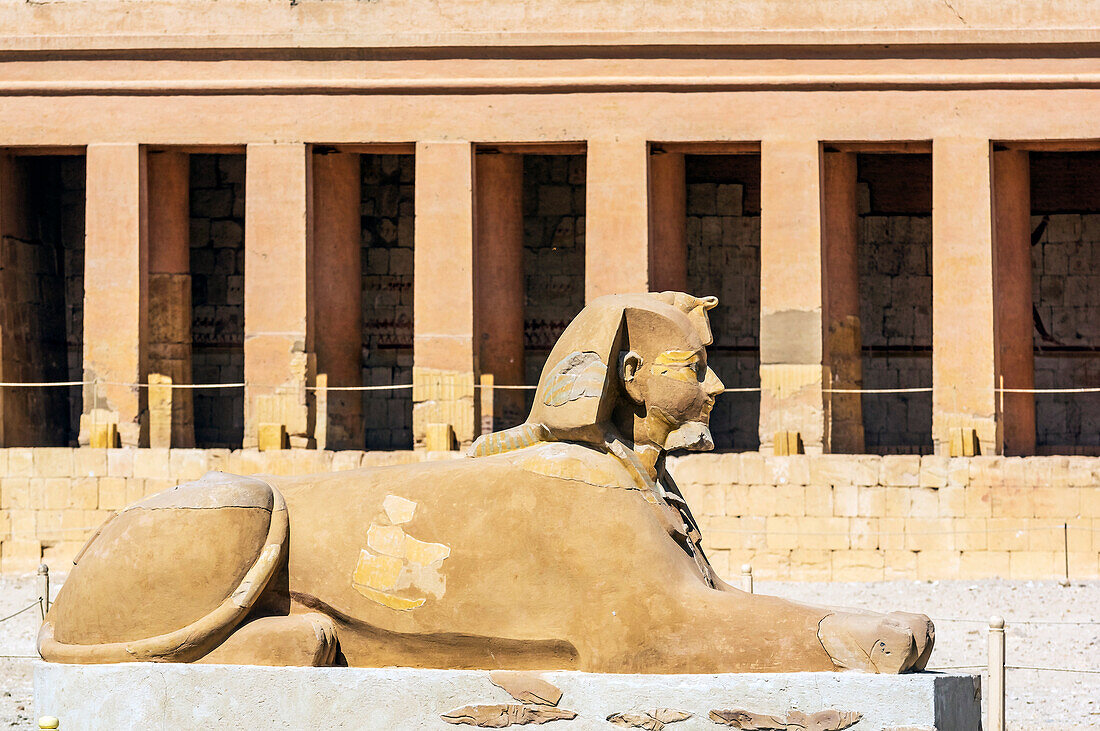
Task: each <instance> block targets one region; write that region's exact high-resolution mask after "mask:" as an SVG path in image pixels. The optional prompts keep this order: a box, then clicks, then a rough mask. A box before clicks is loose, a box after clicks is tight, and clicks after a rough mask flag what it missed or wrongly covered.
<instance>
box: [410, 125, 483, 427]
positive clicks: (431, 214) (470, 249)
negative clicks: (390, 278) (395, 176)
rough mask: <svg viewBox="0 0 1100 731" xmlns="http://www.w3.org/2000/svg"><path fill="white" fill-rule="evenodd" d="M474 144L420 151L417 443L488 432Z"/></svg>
mask: <svg viewBox="0 0 1100 731" xmlns="http://www.w3.org/2000/svg"><path fill="white" fill-rule="evenodd" d="M473 157H474V155H473V146H472V145H471V144H470V143H469V142H418V143H417V145H416V193H415V206H416V224H415V225H416V231H415V237H416V246H415V247H413V271H414V276H413V441H414V443H415V444H416V445H417V446H424V445H425V443H426V439H427V436H428V425H429V424H450V425H451V426H452V428H453V429H454V433H455V437H456V439H457V440H458V442H459V443H460V444H462V445H468V444H470V443H471V442H472V441H473V439H474V438H475V437H476V436H477V434H478V433H479V432H480V429H479V428H478V427H479V425H480V419H479V418H478V411H479V408H478V404H477V400H476V399H475V398H474V380H475V378H476V375H475V374H476V373H477V372H478V364H477V349H476V348H475V345H474V333H475V332H476V327H475V325H476V323H475V320H476V314H475V302H474V277H475V273H476V261H475V241H474V160H473Z"/></svg>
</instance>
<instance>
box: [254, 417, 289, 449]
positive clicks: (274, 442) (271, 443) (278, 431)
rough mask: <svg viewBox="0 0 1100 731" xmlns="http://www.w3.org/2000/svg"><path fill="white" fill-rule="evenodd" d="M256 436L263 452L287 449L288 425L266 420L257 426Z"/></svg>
mask: <svg viewBox="0 0 1100 731" xmlns="http://www.w3.org/2000/svg"><path fill="white" fill-rule="evenodd" d="M256 438H257V440H258V444H259V449H260V451H261V452H267V451H273V450H279V449H286V448H288V447H289V446H290V445H289V444H287V438H286V425H285V424H274V423H271V422H265V423H263V424H260V425H259V426H258V427H257V432H256Z"/></svg>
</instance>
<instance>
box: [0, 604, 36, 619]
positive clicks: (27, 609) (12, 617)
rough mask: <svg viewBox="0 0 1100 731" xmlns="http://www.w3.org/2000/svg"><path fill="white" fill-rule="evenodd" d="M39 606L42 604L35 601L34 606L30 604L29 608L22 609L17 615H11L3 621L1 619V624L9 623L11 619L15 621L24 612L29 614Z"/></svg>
mask: <svg viewBox="0 0 1100 731" xmlns="http://www.w3.org/2000/svg"><path fill="white" fill-rule="evenodd" d="M39 604H40V602H38V601H35V603H34V604H28V605H27V606H25V607H23V608H22V609H20V610H19V611H18V612H16V613H15V614H9V615H8V616H6V617H4V618H3V619H0V622H7V621H8V620H9V619H14V618H15V617H18V616H19V615H20V614H22V613H23V612H29V611H30V610H32V609H34V608H35V607H37V606H38V605H39Z"/></svg>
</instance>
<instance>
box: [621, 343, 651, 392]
mask: <svg viewBox="0 0 1100 731" xmlns="http://www.w3.org/2000/svg"><path fill="white" fill-rule="evenodd" d="M641 369H642V356H640V355H638V354H637V353H635V352H634V351H633V350H630V351H623V352H620V353H619V380H620V381H622V384H623V390H624V391H626V395H627V396H629V397H630V400H631V401H633V402H634V403H636V404H640V403H642V402H643V401H644V400H645V399H644V397H643V396H642V388H641V384H640V383H639V382H638V372H639V371H640V370H641Z"/></svg>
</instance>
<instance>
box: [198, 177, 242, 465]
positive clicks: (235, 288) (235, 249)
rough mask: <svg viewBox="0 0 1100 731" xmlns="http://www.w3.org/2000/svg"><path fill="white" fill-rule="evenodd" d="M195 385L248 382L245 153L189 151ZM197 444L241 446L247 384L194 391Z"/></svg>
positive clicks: (205, 445) (206, 445)
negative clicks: (245, 378) (245, 277)
mask: <svg viewBox="0 0 1100 731" xmlns="http://www.w3.org/2000/svg"><path fill="white" fill-rule="evenodd" d="M190 167H191V180H190V199H191V338H192V346H191V347H192V350H191V358H192V361H191V369H192V378H194V383H240V382H242V381H244V197H245V193H244V186H245V179H244V177H245V176H244V171H245V157H244V155H191V161H190ZM194 405H195V417H194V420H195V443H196V444H198V445H200V446H204V447H228V446H231V445H240V443H241V440H242V439H243V438H244V389H217V390H207V391H203V390H197V391H195V393H194Z"/></svg>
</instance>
